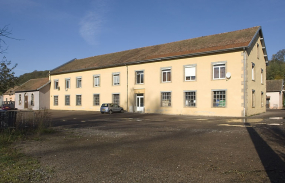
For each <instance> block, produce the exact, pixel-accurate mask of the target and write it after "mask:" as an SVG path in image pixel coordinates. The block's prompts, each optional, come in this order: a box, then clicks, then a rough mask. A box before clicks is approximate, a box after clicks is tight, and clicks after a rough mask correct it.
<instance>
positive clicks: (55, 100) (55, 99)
mask: <svg viewBox="0 0 285 183" xmlns="http://www.w3.org/2000/svg"><path fill="white" fill-rule="evenodd" d="M53 105H58V96H57V95H55V96H53Z"/></svg>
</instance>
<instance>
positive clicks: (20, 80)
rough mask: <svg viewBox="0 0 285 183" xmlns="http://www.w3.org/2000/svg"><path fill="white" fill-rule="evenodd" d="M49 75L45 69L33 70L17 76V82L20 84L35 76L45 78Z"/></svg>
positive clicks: (35, 77)
mask: <svg viewBox="0 0 285 183" xmlns="http://www.w3.org/2000/svg"><path fill="white" fill-rule="evenodd" d="M48 76H49V71H48V70H45V71H37V70H35V71H33V72H31V73H25V74H23V75H21V76H19V78H18V84H19V85H21V84H23V83H25V82H27V81H29V80H30V79H37V78H46V77H48Z"/></svg>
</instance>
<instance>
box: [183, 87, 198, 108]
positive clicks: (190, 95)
mask: <svg viewBox="0 0 285 183" xmlns="http://www.w3.org/2000/svg"><path fill="white" fill-rule="evenodd" d="M184 105H185V106H186V107H196V91H184Z"/></svg>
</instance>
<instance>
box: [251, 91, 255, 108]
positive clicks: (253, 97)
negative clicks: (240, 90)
mask: <svg viewBox="0 0 285 183" xmlns="http://www.w3.org/2000/svg"><path fill="white" fill-rule="evenodd" d="M251 102H252V107H253V108H254V107H255V90H252V93H251Z"/></svg>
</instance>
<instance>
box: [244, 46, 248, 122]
mask: <svg viewBox="0 0 285 183" xmlns="http://www.w3.org/2000/svg"><path fill="white" fill-rule="evenodd" d="M246 68H247V66H246V48H245V47H244V48H243V104H244V107H243V117H245V115H246V89H247V87H246V86H247V85H246V80H247V78H246Z"/></svg>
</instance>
